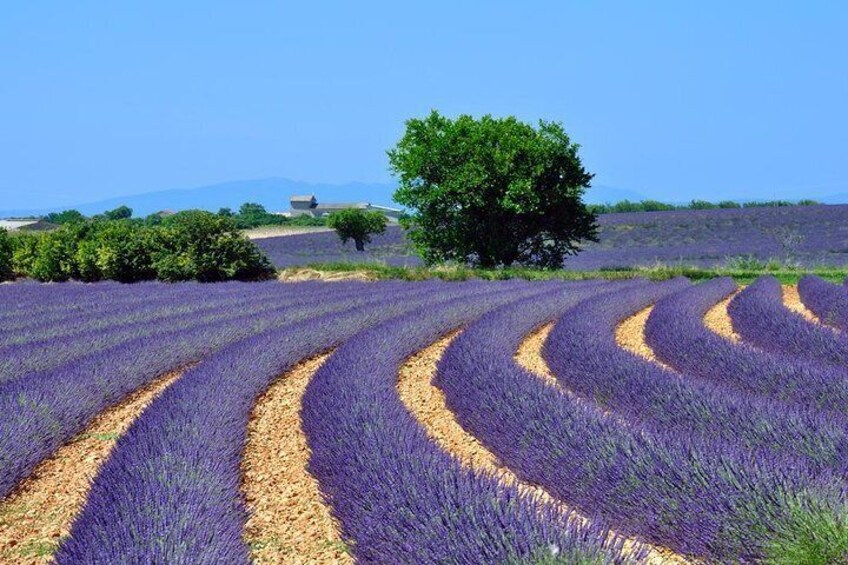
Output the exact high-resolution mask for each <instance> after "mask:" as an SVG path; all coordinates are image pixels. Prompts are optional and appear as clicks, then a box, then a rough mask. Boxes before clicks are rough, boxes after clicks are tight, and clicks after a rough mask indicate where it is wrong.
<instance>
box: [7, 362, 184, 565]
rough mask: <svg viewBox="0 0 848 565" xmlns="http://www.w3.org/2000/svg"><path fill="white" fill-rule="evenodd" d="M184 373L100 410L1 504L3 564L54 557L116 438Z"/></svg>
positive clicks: (165, 377) (179, 373)
mask: <svg viewBox="0 0 848 565" xmlns="http://www.w3.org/2000/svg"><path fill="white" fill-rule="evenodd" d="M181 374H182V373H181V372H173V373H168V374H166V375H164V376H162V377H160V378H159V379H157V380H156V381H154V382H153V383H151V384H150V385H148V386H146V387H144V388H141V389H139V390H137V391H136V392H134V393H133V394H131V395H130V396H129V397H128V398H127V399H125V400H124V401H123V402H121V403H120V404H119V405H117V406H114V407H112V408H109V409H108V410H106V411H104V412H103V413H101V414H100V415H99V416H97V418H96V419H95V420H94V421H93V422H92V423H91V424H90V425H89V426H88V427H87V428H86V429H85V431H84V432H82V433H81V434H79V435H78V436H76V437H75V438H74V439H73V440H71V441H70V442H69V443H68V444H66V445H64V446H63V447H61V448H60V449H59V450H58V451H57V452H56V453H55V454H54V455H53V456H52V457H50V458H49V459H47V460H45V461H43V462H42V463H41V464H39V465H38V467H36V469H35V471H34V472H33V473H32V475H30V477H29V478H27V479H26V480H24V481H23V482H22V483H21V484H20V485H19V486H18V487H17V488H16V489H15V491H14V492H12V494H10V495H9V496H8V497H6V499H5V500H3V501H2V502H0V563H47V562H49V561H50V559H51V556H52V554H53V552H54V551H55V550H56V548H57V547H58V545H59V542H60V540H61V539H62V538H63V537H65V536H67V535H68V534H69V533H70V527H71V524H72V522H73V520H74V518H75V517H76V515H77V514H78V513H79V512H80V510H82V507H83V505H84V504H85V500H86V498H87V496H88V492H89V490H90V487H91V482H92V480H93V479H94V477H95V476H96V475H97V472H98V470H99V469H100V465H102V464H103V462H104V461H106V459H107V458H108V457H109V454H110V453H111V451H112V449H113V448H114V447H115V443H116V441H117V439H118V438H119V437H120V436H121V435H123V434H124V432H125V431H126V430H127V428H129V426H130V424H132V422H134V421H135V419H136V418H138V416H139V415H140V414H141V413H142V412H143V411H144V409H145V408H146V407H147V405H148V404H150V402H152V401H153V399H154V398H156V397H157V396H158V395H159V394H160V393H161V392H162V391H163V390H165V389H166V388H167V387H168V386H170V385H171V384H172V383H173V382H174V381H175V380H177V378H179V376H180V375H181Z"/></svg>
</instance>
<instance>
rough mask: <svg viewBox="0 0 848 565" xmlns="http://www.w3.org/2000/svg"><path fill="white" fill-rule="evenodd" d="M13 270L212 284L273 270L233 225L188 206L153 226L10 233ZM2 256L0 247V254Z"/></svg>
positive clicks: (121, 223) (124, 222) (76, 225)
mask: <svg viewBox="0 0 848 565" xmlns="http://www.w3.org/2000/svg"><path fill="white" fill-rule="evenodd" d="M12 242H13V251H12V270H13V271H14V273H15V274H16V275H17V276H20V277H30V278H33V279H36V280H39V281H53V282H61V281H68V280H80V281H85V282H94V281H100V280H115V281H119V282H127V283H129V282H137V281H142V280H153V279H159V280H162V281H168V282H175V281H188V280H197V281H201V282H214V281H224V280H261V279H267V278H270V277H272V276H273V275H274V272H275V271H274V269H273V267H272V266H271V264H270V262H269V261H268V259H267V257H265V255H264V254H263V253H262V252H261V251H260V250H259V249H258V248H257V247H256V246H255V245H254V244H253V243H251V242H250V241H249V240H248V239H247V238H245V237H244V236H243V235H242V234H241V233H240V232H239V231H238V229H237V228H236V224H235V222H234V221H233V220H232V219H230V218H226V217H222V216H218V215H215V214H211V213H208V212H202V211H198V210H190V211H186V212H180V213H178V214H175V215H173V216H169V217H167V218H164V219H163V220H162V221H161V222H160V223H158V224H156V225H151V224H148V223H145V222H143V221H140V220H131V219H118V220H110V219H103V218H98V219H91V220H86V221H79V222H71V223H66V224H64V225H62V226H60V227H59V228H58V229H56V230H54V231H51V232H46V233H41V234H20V235H18V236H16V237H14V238H12ZM0 255H2V251H0Z"/></svg>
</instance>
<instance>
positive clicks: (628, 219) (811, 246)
mask: <svg viewBox="0 0 848 565" xmlns="http://www.w3.org/2000/svg"><path fill="white" fill-rule="evenodd" d="M598 223H599V226H600V242H598V243H591V242H589V243H586V245H585V247H584V251H583V252H582V253H580V254H579V255H577V256H574V257H570V258H568V259H567V260H566V262H565V268H566V269H571V270H597V269H606V268H628V267H638V266H652V265H655V264H656V263H663V264H666V265H687V266H695V267H714V266H723V265H727V264H729V263H731V262H732V261H734V260H738V259H739V258H743V259H745V260H748V259H755V260H758V261H761V262H767V261H770V260H774V261H778V262H780V263H783V264H788V265H796V266H802V267H813V266H842V265H846V264H848V205H833V206H796V207H779V208H778V207H776V208H741V209H723V210H679V211H670V212H635V213H627V214H603V215H601V216H599V218H598ZM257 243H258V244H259V246H260V247H261V248H262V249H263V250H264V251H265V252H266V253H267V254H268V256H269V257H270V258H271V261H272V262H273V263H274V265H275V266H277V267H278V268H285V267H295V266H302V265H307V264H313V263H332V262H363V263H382V264H386V265H390V266H417V265H420V264H421V261H420V259H419V258H418V257H417V256H415V254H414V252H413V250H412V249H411V247H410V246H409V244H408V242H407V241H406V240H405V239H404V237H403V231H402V230H401V229H400V228H399V227H390V228H389V229H388V231H387V232H386V234H384V235H380V236H376V237H375V238H374V241H373V243H372V244H371V245H369V246H367V247H366V252H365V253H357V252H356V251H355V250H354V249H353V244H352V243H349V244H348V245H347V246H343V245H341V243H340V242H339V240H338V238H337V237H336V236H335V234H333V233H331V232H326V233H315V234H302V235H294V236H286V237H275V238H268V239H262V240H257Z"/></svg>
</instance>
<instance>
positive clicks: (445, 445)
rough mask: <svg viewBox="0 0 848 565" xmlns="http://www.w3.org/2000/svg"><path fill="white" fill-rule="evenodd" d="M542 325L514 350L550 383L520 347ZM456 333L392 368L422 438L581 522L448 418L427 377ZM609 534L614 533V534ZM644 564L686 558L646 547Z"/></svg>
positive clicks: (537, 335)
mask: <svg viewBox="0 0 848 565" xmlns="http://www.w3.org/2000/svg"><path fill="white" fill-rule="evenodd" d="M545 328H548V331H550V329H549V328H550V324H546V325H545V326H543V327H542V328H538V329H536V330H534V332H533V334H531V335H532V336H533V339H532V341H531V340H530V339H528V340H525V341H524V342H523V344H522V349H521V350H520V351H519V352H518V353H517V354H516V358H517V359H518V358H519V357H520V358H521V361H520V363H522V364H525V363H526V364H529V365H532V366H533V367H534V369H531V370H533V371H534V372H535V373H536V374H537V375H538V376H539V377H540V378H542V379H544V380H549V382H552V383H555V382H556V381H555V379H554V377H553V375H551V374H550V371H548V370H547V368H546V366H545V364H544V361H543V360H542V359H541V356H538V357H537V358H536V359H534V358H533V355H532V353H531V351H530V347H526V346H524V344H525V343H527V342H531V343H534V342H542V341H544V336H545V335H546V332H545ZM459 333H460V332H459V331H454V332H451V333H450V334H448V335H447V336H445V337H443V338H441V339H439V340H438V341H436V342H434V343H433V344H432V345H429V346H428V347H426V348H424V349H422V350H421V351H419V352H418V353H415V354H414V355H412V356H411V357H409V358H408V359H407V360H406V362H405V363H404V364H403V365H402V366H401V368H400V370H399V371H398V393H399V395H400V399H401V402H403V404H404V406H405V407H406V409H407V410H409V412H410V413H411V414H412V415H413V417H414V418H415V420H416V421H417V422H418V423H419V424H420V425H421V427H422V428H424V430H425V432H426V433H427V435H428V437H430V438H431V439H432V440H433V441H435V442H436V443H437V444H438V445H439V446H440V447H441V448H442V449H443V450H444V451H446V452H448V453H450V454H451V455H452V456H454V457H456V458H457V459H458V460H459V462H460V463H461V464H462V465H464V466H466V467H470V468H471V469H473V470H475V471H476V472H481V473H487V474H490V475H492V476H494V477H497V479H498V480H500V481H501V482H502V483H504V484H505V485H513V486H515V487H517V488H518V490H519V492H521V493H522V494H524V495H527V496H529V497H531V498H533V499H535V500H538V501H540V502H542V503H544V504H548V505H551V506H552V507H554V508H556V509H557V510H559V512H561V513H562V515H563V516H569V515H570V516H574V517H577V518H578V519H579V520H580V521H581V522H583V523H588V520H586V518H584V517H583V516H580V515H579V514H576V513H575V512H573V511H572V510H571V509H570V508H569V507H568V506H567V505H566V504H563V503H562V502H561V501H559V500H557V499H555V498H554V497H552V496H551V495H550V493H548V492H547V491H546V490H545V489H543V488H541V487H539V486H537V485H533V484H531V483H528V482H525V481H522V480H521V479H519V478H518V477H517V476H516V475H515V474H514V473H513V472H512V471H510V470H509V469H508V468H507V467H505V466H504V465H503V464H502V463H501V462H500V460H498V458H497V456H496V455H495V454H494V453H492V452H491V451H489V450H488V449H486V447H485V446H484V445H483V444H482V443H480V441H478V440H477V439H476V438H475V437H474V436H473V435H471V434H469V433H468V432H466V431H465V430H464V429H463V427H462V426H461V425H460V424H459V422H457V420H456V418H454V416H453V413H452V412H451V411H450V409H449V408H448V406H447V403H446V401H445V395H444V393H443V392H442V391H441V390H440V389H439V388H438V387H437V386H435V385H433V384H432V381H433V377H434V375H435V374H436V371H437V366H438V363H439V361H440V360H441V358H442V356H443V355H444V352H445V350H446V349H447V348H448V346H449V345H450V344H451V342H452V341H453V340H454V339H456V337H457V336H458V335H459ZM531 347H532V346H531ZM540 347H541V346H540ZM525 366H526V365H525ZM613 535H614V536H615V534H613ZM634 543H636V542H634V541H625V543H624V547H625V551H626V550H627V547H632V546H633V545H634ZM641 545H644V544H641ZM646 563H648V564H653V565H660V564H684V563H688V561H686V560H685V559H684V558H682V557H680V556H678V555H675V554H674V553H672V552H670V551H667V550H664V549H660V548H652V549H651V550H650V553H649V555H648V557H647V560H646Z"/></svg>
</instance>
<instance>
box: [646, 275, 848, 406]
mask: <svg viewBox="0 0 848 565" xmlns="http://www.w3.org/2000/svg"><path fill="white" fill-rule="evenodd" d="M734 290H736V283H734V282H733V281H732V280H731V279H726V278H722V279H713V280H711V281H708V282H705V283H702V284H698V285H695V286H693V287H691V288H689V289H686V290H683V291H680V292H677V293H675V294H673V295H671V296H668V297H666V298H663V299H662V300H660V301H659V302H657V305H656V306H655V307H654V309H653V311H652V312H651V315H650V316H649V317H648V321H647V323H646V324H645V341H646V342H647V343H648V345H650V347H651V348H652V349H653V350H654V353H655V354H656V356H657V357H658V358H659V359H661V360H662V361H663V362H665V363H666V364H668V365H671V366H672V367H674V368H675V369H677V370H678V371H680V372H681V373H684V374H685V375H686V376H687V377H696V378H701V379H705V380H707V381H709V382H712V383H716V384H719V385H722V386H726V387H729V388H731V389H735V390H738V391H741V392H744V393H746V394H753V395H760V396H762V397H764V398H769V399H771V400H774V401H779V402H783V403H786V404H787V405H792V406H795V407H797V408H800V409H805V410H809V411H812V412H824V413H826V414H827V413H831V414H832V413H837V414H838V415H839V417H840V418H843V417H845V416H846V415H848V379H846V378H845V372H844V370H842V369H838V368H836V367H830V366H826V365H820V364H816V363H812V362H810V361H807V360H804V359H799V358H797V357H794V356H789V355H782V354H776V353H770V352H768V351H763V350H761V349H757V348H754V347H752V346H750V345H747V344H745V343H733V342H731V341H729V340H727V339H725V338H723V337H721V336H719V335H718V334H716V333H714V332H712V331H710V330H709V329H708V328H707V327H706V326H704V323H703V317H704V315H705V314H706V312H707V311H708V310H709V309H710V308H711V307H712V306H714V305H715V304H716V303H718V302H719V301H720V300H722V299H724V298H726V297H727V296H729V295H730V294H731V293H733V291H734Z"/></svg>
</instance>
